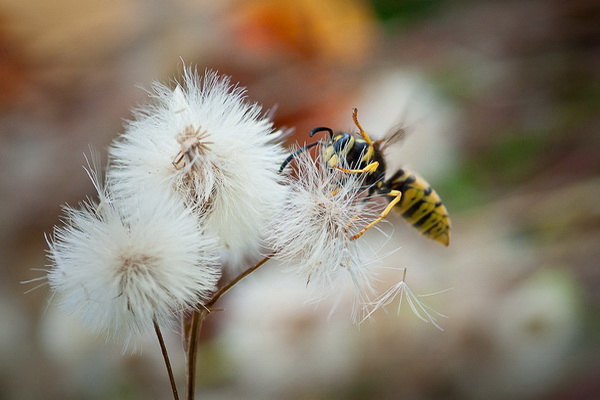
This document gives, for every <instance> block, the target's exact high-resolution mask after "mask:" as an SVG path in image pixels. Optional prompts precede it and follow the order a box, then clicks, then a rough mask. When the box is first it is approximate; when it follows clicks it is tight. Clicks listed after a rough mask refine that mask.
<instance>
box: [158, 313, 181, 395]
mask: <svg viewBox="0 0 600 400" xmlns="http://www.w3.org/2000/svg"><path fill="white" fill-rule="evenodd" d="M152 322H153V324H154V331H155V332H156V337H157V338H158V343H159V344H160V350H161V351H162V355H163V359H164V360H165V366H166V367H167V373H168V374H169V381H170V382H171V390H172V391H173V399H175V400H179V394H177V385H176V384H175V377H174V376H173V369H172V368H171V361H169V353H168V352H167V346H165V341H164V339H163V336H162V333H161V332H160V327H159V326H158V324H157V323H156V320H154V321H152Z"/></svg>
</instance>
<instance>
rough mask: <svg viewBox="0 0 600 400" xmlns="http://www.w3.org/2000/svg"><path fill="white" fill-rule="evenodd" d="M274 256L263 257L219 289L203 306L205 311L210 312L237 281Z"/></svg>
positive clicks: (272, 254)
mask: <svg viewBox="0 0 600 400" xmlns="http://www.w3.org/2000/svg"><path fill="white" fill-rule="evenodd" d="M274 255H275V253H271V254H269V255H268V256H265V258H263V259H262V260H260V261H259V262H257V263H256V264H254V265H253V266H251V267H250V268H248V269H247V270H245V271H244V272H242V273H241V274H239V275H238V276H236V277H235V278H233V279H232V280H231V281H230V282H229V283H228V284H227V285H225V286H223V287H222V288H221V289H219V291H218V292H217V293H215V294H214V295H213V297H212V298H211V299H210V300H209V301H208V302H207V303H206V304H205V305H204V307H205V308H206V309H208V310H210V308H211V307H212V306H214V305H215V303H216V302H217V301H218V300H219V299H220V298H221V296H223V295H224V294H225V293H227V292H228V291H229V290H230V289H231V288H232V287H234V286H235V285H236V284H237V283H238V282H239V281H241V280H242V279H244V278H245V277H247V276H248V275H250V274H251V273H252V272H254V271H256V270H257V269H259V268H260V267H262V266H263V264H264V263H266V262H267V261H269V260H270V259H271V257H273V256H274Z"/></svg>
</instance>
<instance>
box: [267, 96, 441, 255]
mask: <svg viewBox="0 0 600 400" xmlns="http://www.w3.org/2000/svg"><path fill="white" fill-rule="evenodd" d="M352 119H353V120H354V124H355V125H356V127H357V128H358V130H359V133H360V136H358V135H356V134H351V133H344V132H337V133H335V132H334V131H333V130H332V129H331V128H327V127H318V128H314V129H313V130H311V131H310V132H309V136H310V137H313V136H314V135H315V134H316V133H318V132H327V133H328V134H329V140H328V141H324V142H323V141H316V142H313V143H309V144H307V145H306V146H304V147H301V148H300V149H298V150H297V151H295V152H294V153H292V154H291V155H290V156H289V157H288V158H287V159H286V160H285V161H284V162H283V163H282V164H281V167H280V169H279V171H280V172H281V171H283V169H284V168H285V167H286V166H287V165H288V164H289V163H290V162H291V161H292V160H293V159H294V158H295V157H296V156H298V155H299V154H300V153H302V152H304V151H307V150H308V149H310V148H312V147H314V146H317V145H321V146H322V147H323V158H324V160H325V162H327V164H328V166H329V167H331V168H335V169H338V170H341V171H344V172H347V173H364V174H366V176H365V181H364V185H363V186H361V189H364V190H368V195H369V196H370V195H372V194H373V193H380V194H383V195H385V196H386V197H387V199H388V200H389V203H388V205H387V207H386V208H385V209H384V210H383V211H382V212H381V214H380V215H379V216H378V217H377V218H376V219H375V220H373V221H372V222H371V223H369V224H368V225H367V226H365V227H364V228H363V229H362V230H361V231H360V232H358V233H357V234H356V235H354V236H353V237H352V239H358V238H359V237H360V236H362V235H363V234H364V233H365V232H366V231H367V230H368V229H370V228H371V227H373V226H374V225H376V224H377V223H379V222H380V221H381V220H382V219H384V218H385V217H386V216H387V215H388V214H389V213H390V211H391V210H392V209H393V210H396V211H397V212H398V213H399V214H400V215H402V217H404V219H405V220H406V221H407V222H408V223H409V224H410V225H412V226H413V227H414V228H415V229H417V230H418V231H419V232H421V233H422V234H423V235H425V236H426V237H428V238H430V239H432V240H435V241H436V242H439V243H441V244H443V245H445V246H448V244H449V243H450V218H449V217H448V211H447V210H446V207H445V206H444V204H443V203H442V200H441V199H440V196H439V195H438V194H437V192H436V191H435V190H433V189H432V188H431V186H430V185H429V184H428V183H427V182H426V181H425V180H424V179H423V178H421V177H420V176H418V175H417V174H415V173H412V172H410V171H408V170H406V169H399V170H397V171H396V172H394V174H392V176H391V177H390V178H389V179H386V163H385V159H384V156H383V153H384V150H385V149H386V148H387V146H389V145H390V144H392V143H395V142H396V141H398V140H399V139H401V138H402V137H403V136H404V132H405V131H404V129H398V130H396V131H394V132H392V133H391V134H390V135H388V136H387V137H386V138H385V139H382V140H378V141H373V140H372V139H371V138H370V137H369V135H368V134H367V133H366V132H365V130H364V129H363V128H362V126H361V125H360V123H359V122H358V110H357V109H356V108H355V109H353V113H352Z"/></svg>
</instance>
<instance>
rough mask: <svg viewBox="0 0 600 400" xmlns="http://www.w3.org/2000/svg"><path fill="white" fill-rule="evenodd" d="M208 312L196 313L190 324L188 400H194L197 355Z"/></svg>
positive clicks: (193, 314)
mask: <svg viewBox="0 0 600 400" xmlns="http://www.w3.org/2000/svg"><path fill="white" fill-rule="evenodd" d="M205 317H206V311H205V310H201V311H194V312H193V313H192V317H191V322H190V334H189V336H188V343H187V397H186V399H187V400H194V395H195V391H196V355H197V354H198V335H199V333H200V330H201V328H202V322H203V321H204V318H205Z"/></svg>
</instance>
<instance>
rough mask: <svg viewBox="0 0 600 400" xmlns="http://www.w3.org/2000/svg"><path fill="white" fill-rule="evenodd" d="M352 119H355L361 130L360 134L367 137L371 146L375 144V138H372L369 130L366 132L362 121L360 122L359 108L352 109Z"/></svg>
mask: <svg viewBox="0 0 600 400" xmlns="http://www.w3.org/2000/svg"><path fill="white" fill-rule="evenodd" d="M352 119H353V120H354V125H356V127H357V128H358V130H359V131H360V135H361V136H362V137H363V139H365V141H366V142H367V143H368V144H369V146H373V140H371V138H370V137H369V135H367V132H365V130H364V129H363V127H362V126H361V125H360V122H358V108H353V109H352Z"/></svg>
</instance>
